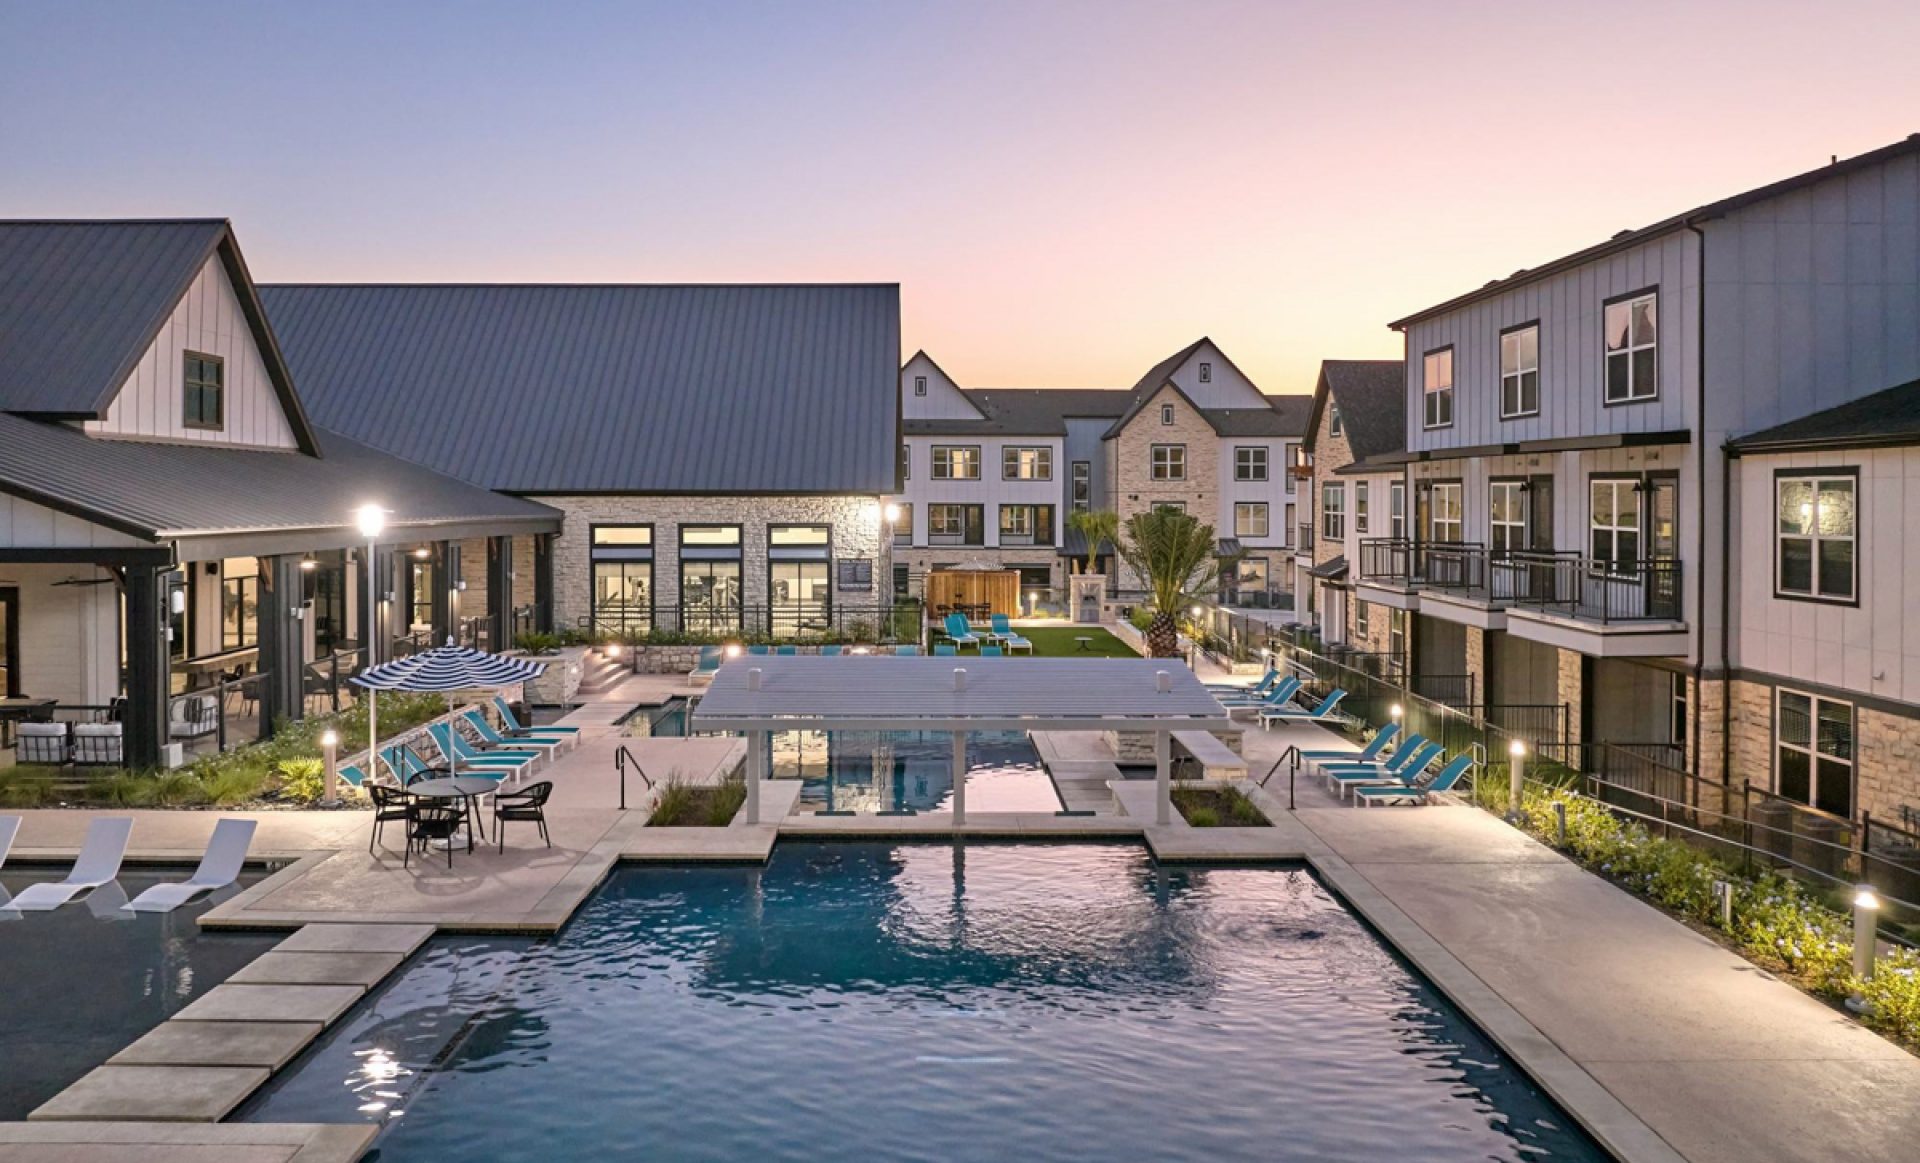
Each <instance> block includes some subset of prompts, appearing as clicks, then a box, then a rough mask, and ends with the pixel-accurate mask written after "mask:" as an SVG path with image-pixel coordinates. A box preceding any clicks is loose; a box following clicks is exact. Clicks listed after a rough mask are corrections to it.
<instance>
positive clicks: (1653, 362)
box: [1604, 291, 1660, 404]
mask: <svg viewBox="0 0 1920 1163" xmlns="http://www.w3.org/2000/svg"><path fill="white" fill-rule="evenodd" d="M1659 298H1660V297H1659V295H1658V294H1656V293H1655V292H1653V291H1647V292H1644V293H1642V294H1638V295H1630V296H1628V297H1627V298H1624V299H1616V300H1614V301H1613V302H1611V303H1608V304H1607V305H1606V307H1605V309H1604V310H1605V324H1604V325H1605V328H1606V343H1607V403H1609V404H1626V403H1631V402H1632V401H1634V400H1651V399H1653V398H1654V397H1655V396H1656V395H1658V394H1659V392H1660V380H1659V370H1658V368H1659V359H1658V354H1659V345H1658V342H1657V340H1658V338H1659V336H1658V331H1657V329H1658V325H1659V315H1660V311H1659Z"/></svg>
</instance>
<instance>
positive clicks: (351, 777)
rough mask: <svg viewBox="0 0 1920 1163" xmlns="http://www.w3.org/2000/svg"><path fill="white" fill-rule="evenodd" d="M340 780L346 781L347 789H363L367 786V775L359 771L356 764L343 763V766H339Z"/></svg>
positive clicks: (358, 766)
mask: <svg viewBox="0 0 1920 1163" xmlns="http://www.w3.org/2000/svg"><path fill="white" fill-rule="evenodd" d="M340 778H341V779H344V780H346V781H347V786H348V787H365V786H367V773H366V772H364V771H361V770H360V765H359V764H357V763H343V764H341V765H340Z"/></svg>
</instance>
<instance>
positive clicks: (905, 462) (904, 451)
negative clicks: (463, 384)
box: [900, 444, 913, 481]
mask: <svg viewBox="0 0 1920 1163" xmlns="http://www.w3.org/2000/svg"><path fill="white" fill-rule="evenodd" d="M912 477H913V446H912V445H910V444H902V445H901V446H900V479H901V480H903V481H904V480H910V479H912Z"/></svg>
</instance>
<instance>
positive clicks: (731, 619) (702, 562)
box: [680, 525, 741, 634]
mask: <svg viewBox="0 0 1920 1163" xmlns="http://www.w3.org/2000/svg"><path fill="white" fill-rule="evenodd" d="M740 578H741V571H740V526H738V525H682V526H680V628H681V629H682V630H684V631H686V632H687V633H690V634H738V633H739V632H740V630H741V622H740Z"/></svg>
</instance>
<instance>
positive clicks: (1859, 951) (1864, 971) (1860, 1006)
mask: <svg viewBox="0 0 1920 1163" xmlns="http://www.w3.org/2000/svg"><path fill="white" fill-rule="evenodd" d="M1879 911H1880V894H1879V893H1876V892H1874V891H1873V886H1872V885H1870V884H1856V885H1854V886H1853V975H1854V976H1855V977H1857V978H1859V979H1860V980H1861V981H1862V982H1866V981H1868V980H1870V979H1871V978H1872V977H1873V954H1874V947H1873V946H1874V942H1875V941H1876V940H1877V939H1878V936H1879V926H1878V924H1877V923H1876V920H1875V917H1876V914H1878V913H1879ZM1847 1008H1848V1009H1850V1010H1853V1011H1854V1012H1855V1013H1859V1012H1860V1011H1862V1010H1864V1009H1866V1008H1867V1000H1866V999H1865V998H1864V997H1861V996H1860V995H1859V994H1858V993H1855V994H1854V995H1853V996H1851V997H1849V998H1848V999H1847Z"/></svg>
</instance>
